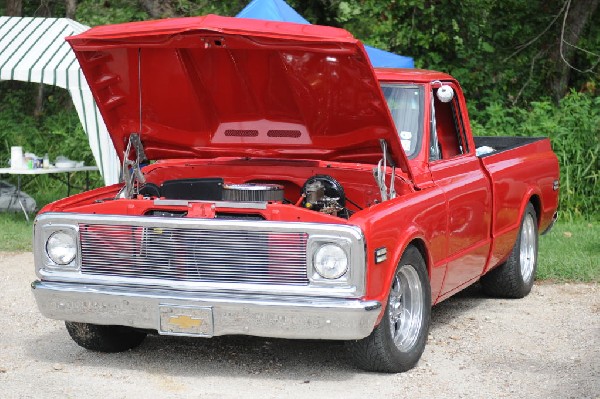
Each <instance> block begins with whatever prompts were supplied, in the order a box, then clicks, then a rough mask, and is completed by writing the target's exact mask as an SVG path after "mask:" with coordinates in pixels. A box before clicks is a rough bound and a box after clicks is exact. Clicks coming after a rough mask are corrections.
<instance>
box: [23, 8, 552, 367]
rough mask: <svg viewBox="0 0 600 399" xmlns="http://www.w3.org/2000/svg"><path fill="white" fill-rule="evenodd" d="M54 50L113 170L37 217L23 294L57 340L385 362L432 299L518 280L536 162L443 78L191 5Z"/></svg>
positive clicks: (533, 215)
mask: <svg viewBox="0 0 600 399" xmlns="http://www.w3.org/2000/svg"><path fill="white" fill-rule="evenodd" d="M68 41H69V42H70V44H71V45H72V47H73V49H74V50H75V52H76V54H77V58H78V60H79V62H80V64H81V67H82V69H83V71H84V73H85V76H86V78H87V80H88V83H89V85H90V87H91V90H92V92H93V95H94V98H95V99H96V102H97V104H98V106H99V108H100V110H101V112H102V115H103V118H104V120H105V122H106V125H107V127H108V129H109V131H110V133H111V136H112V139H113V142H114V145H115V147H116V149H117V152H118V153H119V154H121V158H122V162H123V179H124V182H123V183H122V184H117V185H113V186H109V187H104V188H99V189H96V190H92V191H89V192H85V193H82V194H78V195H75V196H72V197H70V198H66V199H63V200H60V201H57V202H55V203H52V204H50V205H48V206H47V207H45V208H44V209H42V211H41V212H40V214H39V215H38V216H37V218H36V223H35V232H34V247H35V268H36V273H37V276H38V278H39V280H37V281H35V282H33V284H32V289H33V293H34V295H35V298H36V300H37V304H38V306H39V309H40V311H41V312H42V313H43V314H44V315H45V316H47V317H50V318H53V319H59V320H65V321H66V327H67V330H68V332H69V334H70V335H71V337H72V338H73V339H74V340H75V342H76V343H77V344H79V345H81V346H83V347H85V348H88V349H91V350H97V351H105V352H115V351H122V350H126V349H129V348H133V347H135V346H137V345H139V344H140V343H141V342H142V340H143V339H144V337H145V336H146V334H147V333H158V334H164V335H184V336H197V337H212V336H218V335H227V334H246V335H254V336H264V337H280V338H300V339H328V340H344V341H346V342H347V347H348V349H349V351H350V354H351V357H352V359H354V360H355V362H356V363H357V365H358V366H359V367H361V368H363V369H366V370H374V371H384V372H400V371H405V370H408V369H410V368H411V367H413V366H414V365H415V364H416V363H417V362H418V360H419V358H420V356H421V354H422V352H423V350H424V347H425V343H426V340H427V336H428V329H429V324H430V314H431V306H432V305H435V304H436V303H439V302H440V301H442V300H444V299H446V298H448V297H450V296H451V295H453V294H454V293H456V292H458V291H460V290H462V289H464V288H465V287H467V286H469V285H470V284H472V283H475V282H477V281H481V285H482V287H483V290H484V291H485V292H486V293H489V294H490V295H494V296H502V297H510V298H520V297H523V296H525V295H527V294H528V293H529V292H530V290H531V288H532V284H533V281H534V276H535V272H536V265H537V247H538V232H543V231H546V230H548V229H549V228H550V227H551V226H552V223H553V221H554V220H555V219H556V211H557V203H558V188H559V187H558V178H559V170H558V163H557V158H556V156H555V155H554V153H553V152H552V150H551V147H550V142H549V141H548V140H547V139H545V138H500V137H494V138H492V137H475V138H474V137H472V136H471V130H470V126H469V117H468V114H467V107H466V104H465V99H464V97H463V94H462V91H461V88H460V86H459V84H458V83H457V82H456V80H454V79H453V78H452V77H451V76H449V75H446V74H443V73H439V72H432V71H423V70H393V69H373V67H372V66H371V64H370V62H369V60H368V58H367V54H366V53H365V50H364V48H363V45H362V44H361V43H360V42H359V41H358V40H356V39H355V38H353V37H352V36H351V35H350V34H349V33H348V32H346V31H345V30H341V29H336V28H330V27H323V26H310V25H297V24H290V23H281V22H266V21H255V20H244V19H237V18H235V19H234V18H225V17H217V16H212V15H209V16H205V17H197V18H185V19H170V20H161V21H149V22H139V23H128V24H122V25H114V26H104V27H97V28H93V29H91V30H89V31H87V32H85V33H83V34H80V35H78V36H73V37H70V38H68Z"/></svg>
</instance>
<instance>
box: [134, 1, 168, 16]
mask: <svg viewBox="0 0 600 399" xmlns="http://www.w3.org/2000/svg"><path fill="white" fill-rule="evenodd" d="M139 2H140V4H141V6H142V8H143V9H144V10H145V11H146V12H147V13H148V15H150V16H151V17H152V18H155V19H160V18H171V17H175V16H177V15H176V13H175V10H174V9H173V5H172V4H171V2H170V1H162V0H139Z"/></svg>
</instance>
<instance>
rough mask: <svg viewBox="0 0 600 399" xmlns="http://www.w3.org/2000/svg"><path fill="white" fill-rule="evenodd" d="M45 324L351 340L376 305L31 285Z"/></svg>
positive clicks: (372, 318)
mask: <svg viewBox="0 0 600 399" xmlns="http://www.w3.org/2000/svg"><path fill="white" fill-rule="evenodd" d="M31 287H32V290H33V294H34V296H35V299H36V302H37V305H38V307H39V309H40V311H41V312H42V314H43V315H44V316H46V317H48V318H51V319H58V320H67V321H75V322H83V323H93V324H104V325H123V326H130V327H136V328H141V329H150V330H157V331H158V332H159V333H160V334H164V335H185V336H202V337H211V336H217V335H235V334H242V335H254V336H260V337H273V338H296V339H332V340H350V339H360V338H364V337H366V336H368V335H369V334H370V333H371V331H373V328H374V326H375V323H376V321H377V318H378V316H379V314H380V311H381V303H379V302H376V301H360V300H352V299H332V298H318V297H312V298H311V297H292V296H276V295H244V294H239V293H232V294H227V295H226V294H222V293H221V294H216V293H207V292H202V293H197V292H193V293H192V292H183V291H173V290H169V291H168V290H162V289H149V288H132V287H127V288H124V287H113V286H105V285H83V284H74V283H55V282H46V281H35V282H33V283H32V285H31Z"/></svg>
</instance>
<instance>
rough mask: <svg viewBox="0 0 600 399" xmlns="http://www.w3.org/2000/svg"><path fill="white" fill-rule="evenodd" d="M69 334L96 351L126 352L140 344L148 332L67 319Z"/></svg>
mask: <svg viewBox="0 0 600 399" xmlns="http://www.w3.org/2000/svg"><path fill="white" fill-rule="evenodd" d="M65 326H66V327H67V331H68V332H69V335H70V336H71V338H72V339H73V341H75V342H76V343H77V345H79V346H81V347H83V348H85V349H89V350H92V351H96V352H107V353H115V352H124V351H126V350H129V349H133V348H135V347H137V346H139V345H140V344H141V343H142V341H143V340H144V338H146V333H145V332H142V331H138V330H135V329H133V328H131V327H125V326H102V325H98V324H89V323H76V322H72V321H65Z"/></svg>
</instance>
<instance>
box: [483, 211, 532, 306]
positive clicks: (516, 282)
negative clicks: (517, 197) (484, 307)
mask: <svg viewBox="0 0 600 399" xmlns="http://www.w3.org/2000/svg"><path fill="white" fill-rule="evenodd" d="M537 254H538V226H537V216H536V213H535V209H534V208H533V205H532V204H531V203H529V204H527V207H526V208H525V214H524V215H523V220H522V221H521V228H520V229H519V235H518V236H517V242H515V246H514V247H513V249H512V251H511V253H510V255H509V256H508V259H507V260H506V262H505V263H503V264H502V265H500V266H498V267H496V268H495V269H492V270H490V271H489V272H488V273H486V274H484V275H483V276H482V277H481V287H482V288H483V292H485V293H486V294H487V295H490V296H495V297H501V298H523V297H525V296H527V295H528V294H529V293H530V292H531V288H532V287H533V281H534V280H535V273H536V270H537V257H538V255H537Z"/></svg>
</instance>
